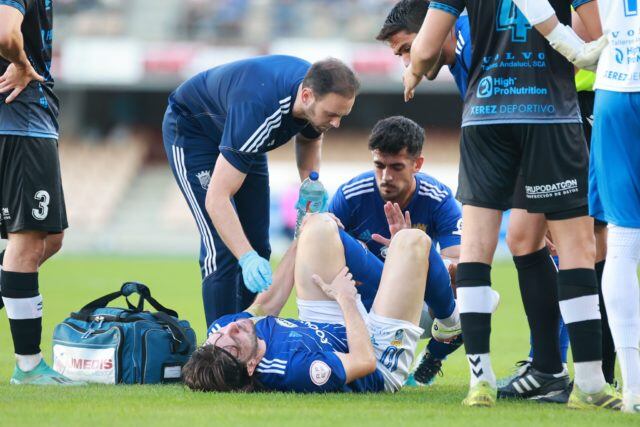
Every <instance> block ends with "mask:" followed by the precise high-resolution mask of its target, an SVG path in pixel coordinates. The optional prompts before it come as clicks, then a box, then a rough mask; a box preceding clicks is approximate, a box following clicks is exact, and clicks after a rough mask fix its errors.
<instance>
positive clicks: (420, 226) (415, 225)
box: [412, 223, 427, 233]
mask: <svg viewBox="0 0 640 427" xmlns="http://www.w3.org/2000/svg"><path fill="white" fill-rule="evenodd" d="M412 228H415V229H418V230H421V231H424V232H425V233H426V232H427V224H420V223H418V224H413V227H412Z"/></svg>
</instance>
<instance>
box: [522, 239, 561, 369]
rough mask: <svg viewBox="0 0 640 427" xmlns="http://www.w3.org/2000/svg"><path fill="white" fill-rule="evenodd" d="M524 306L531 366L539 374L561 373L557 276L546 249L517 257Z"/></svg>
mask: <svg viewBox="0 0 640 427" xmlns="http://www.w3.org/2000/svg"><path fill="white" fill-rule="evenodd" d="M513 262H514V263H515V264H516V269H517V270H518V283H519V285H520V295H521V296H522V304H523V305H524V311H525V313H526V314H527V320H528V322H529V328H530V329H531V339H532V344H533V361H532V366H533V367H534V368H535V369H537V370H538V371H540V372H544V373H546V374H555V373H558V372H561V371H562V360H561V357H560V343H559V341H558V322H559V319H560V308H559V307H558V273H557V271H556V266H555V265H554V263H553V260H552V259H551V254H550V253H549V250H548V249H547V248H546V247H545V248H542V249H540V250H539V251H536V252H533V253H531V254H528V255H522V256H514V257H513Z"/></svg>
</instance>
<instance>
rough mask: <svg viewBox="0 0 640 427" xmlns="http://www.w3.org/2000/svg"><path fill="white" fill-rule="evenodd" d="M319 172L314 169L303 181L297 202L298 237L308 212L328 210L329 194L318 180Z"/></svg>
mask: <svg viewBox="0 0 640 427" xmlns="http://www.w3.org/2000/svg"><path fill="white" fill-rule="evenodd" d="M318 176H319V175H318V172H316V171H313V172H311V173H310V174H309V178H307V179H305V180H304V181H302V185H301V186H300V193H299V196H298V203H296V211H297V218H296V237H298V234H300V226H301V225H302V219H303V218H304V216H305V215H306V214H307V213H308V212H314V213H316V212H326V211H327V204H328V201H329V195H328V194H327V190H325V188H324V185H322V183H321V182H320V181H318Z"/></svg>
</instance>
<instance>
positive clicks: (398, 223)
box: [371, 202, 411, 246]
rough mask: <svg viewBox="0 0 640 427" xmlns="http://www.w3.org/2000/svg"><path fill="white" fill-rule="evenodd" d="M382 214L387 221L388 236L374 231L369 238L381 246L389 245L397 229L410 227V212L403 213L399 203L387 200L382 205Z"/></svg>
mask: <svg viewBox="0 0 640 427" xmlns="http://www.w3.org/2000/svg"><path fill="white" fill-rule="evenodd" d="M384 215H385V216H386V217H387V223H388V224H389V234H390V237H389V238H386V237H383V236H382V235H380V234H377V233H376V234H373V235H372V236H371V238H372V239H373V240H374V241H375V242H378V243H380V244H381V245H383V246H389V244H391V239H393V236H395V235H396V233H397V232H398V231H400V230H404V229H405V228H411V214H409V211H406V212H405V213H404V214H403V213H402V209H400V205H399V204H397V203H391V202H387V203H385V205H384Z"/></svg>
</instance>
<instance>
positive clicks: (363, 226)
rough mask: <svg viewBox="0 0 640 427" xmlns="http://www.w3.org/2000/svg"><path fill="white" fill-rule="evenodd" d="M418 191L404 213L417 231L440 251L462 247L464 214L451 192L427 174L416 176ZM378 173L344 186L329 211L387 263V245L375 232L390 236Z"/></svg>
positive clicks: (333, 199)
mask: <svg viewBox="0 0 640 427" xmlns="http://www.w3.org/2000/svg"><path fill="white" fill-rule="evenodd" d="M415 180H416V191H415V192H414V194H413V197H412V198H411V201H410V202H409V204H408V205H407V207H406V208H405V209H404V210H407V211H409V213H410V214H411V221H412V222H413V227H414V228H419V229H421V230H423V231H424V232H426V233H427V234H428V235H429V237H431V240H432V241H433V244H434V245H436V244H439V245H440V249H444V248H448V247H449V246H455V245H459V244H460V234H461V227H462V213H461V211H460V207H459V206H458V203H457V202H456V201H455V199H454V197H453V194H452V193H451V190H450V189H449V187H447V186H446V185H444V184H442V183H441V182H440V181H438V180H437V179H435V178H433V177H432V176H429V175H427V174H424V173H417V174H416V175H415ZM384 204H385V201H384V200H383V199H382V196H380V192H379V191H378V186H377V184H376V178H375V173H374V172H373V171H369V172H365V173H363V174H361V175H358V176H357V177H355V178H353V179H351V180H350V181H348V182H346V183H345V184H343V185H341V186H340V188H339V189H338V191H337V192H336V193H335V194H334V196H333V198H332V199H331V203H330V204H329V211H330V212H332V213H333V214H334V215H335V216H337V217H338V218H340V221H342V224H344V226H345V231H347V232H348V233H349V234H350V235H352V236H353V237H355V238H356V239H358V240H360V241H362V242H364V243H366V245H367V247H368V248H369V250H370V251H371V252H372V253H374V254H375V255H376V256H377V257H378V258H380V259H382V260H384V256H385V254H384V253H383V251H382V249H383V246H382V245H380V244H379V243H377V242H375V241H373V240H372V239H371V236H372V235H373V234H375V233H378V234H381V235H383V236H388V235H389V225H388V223H387V218H386V216H385V214H384Z"/></svg>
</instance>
